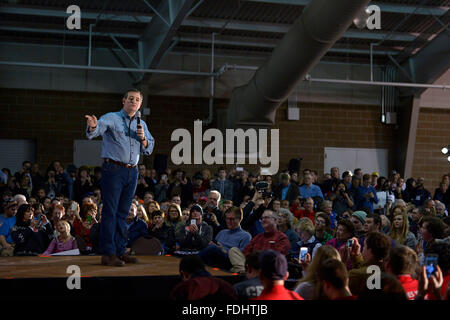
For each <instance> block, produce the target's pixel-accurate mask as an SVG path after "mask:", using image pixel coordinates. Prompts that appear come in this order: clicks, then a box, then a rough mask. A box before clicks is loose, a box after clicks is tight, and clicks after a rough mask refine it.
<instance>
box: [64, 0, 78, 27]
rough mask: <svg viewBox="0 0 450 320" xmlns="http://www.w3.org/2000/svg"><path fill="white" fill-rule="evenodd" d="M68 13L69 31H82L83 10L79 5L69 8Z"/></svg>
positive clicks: (67, 23) (67, 24)
mask: <svg viewBox="0 0 450 320" xmlns="http://www.w3.org/2000/svg"><path fill="white" fill-rule="evenodd" d="M66 13H68V14H70V16H69V17H68V18H67V21H66V27H67V29H69V30H74V29H76V30H80V29H81V9H80V7H79V6H77V5H74V4H73V5H71V6H68V7H67V9H66Z"/></svg>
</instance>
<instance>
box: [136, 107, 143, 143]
mask: <svg viewBox="0 0 450 320" xmlns="http://www.w3.org/2000/svg"><path fill="white" fill-rule="evenodd" d="M136 121H137V128H138V129H141V128H142V125H141V112H140V111H137V112H136ZM144 140H145V138H144V139H142V140H141V142H143V141H144Z"/></svg>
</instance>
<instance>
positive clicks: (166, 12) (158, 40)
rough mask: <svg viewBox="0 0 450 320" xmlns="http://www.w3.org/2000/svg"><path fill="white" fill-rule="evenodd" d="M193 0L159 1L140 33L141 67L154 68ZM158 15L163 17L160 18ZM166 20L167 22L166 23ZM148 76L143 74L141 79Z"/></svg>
mask: <svg viewBox="0 0 450 320" xmlns="http://www.w3.org/2000/svg"><path fill="white" fill-rule="evenodd" d="M193 2H194V0H166V1H161V3H160V5H159V6H158V8H157V9H156V10H157V11H158V13H159V14H158V16H155V17H154V18H153V19H152V20H151V22H150V23H149V24H148V25H147V27H146V28H145V30H144V33H143V34H142V36H141V38H140V40H139V42H140V44H139V46H140V47H141V48H142V52H143V55H144V56H143V61H142V62H143V65H141V68H144V69H148V68H150V69H151V68H156V67H157V66H158V65H159V63H160V61H161V59H162V58H163V56H164V54H165V53H166V52H167V49H168V48H169V47H170V45H171V43H172V40H173V37H174V35H175V33H176V31H177V29H178V27H179V26H180V25H181V23H182V22H183V20H184V18H185V17H186V15H187V14H188V12H189V10H190V9H191V7H192V3H193ZM159 15H161V16H163V17H164V18H165V19H164V20H163V19H161V18H160V17H159ZM166 20H167V21H168V22H169V25H167V23H166ZM144 77H145V78H147V77H148V76H143V77H142V79H141V80H143V79H144Z"/></svg>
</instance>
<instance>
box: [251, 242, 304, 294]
mask: <svg viewBox="0 0 450 320" xmlns="http://www.w3.org/2000/svg"><path fill="white" fill-rule="evenodd" d="M259 265H260V270H259V279H260V281H261V283H262V285H263V286H264V290H263V291H262V293H261V295H259V296H258V297H256V298H253V299H252V300H303V298H302V297H301V296H299V295H298V293H296V292H294V291H290V290H287V289H286V288H285V287H284V281H285V280H286V279H287V278H288V277H289V272H288V264H287V261H286V257H285V256H284V255H283V254H282V253H280V252H278V251H275V250H270V249H269V250H264V251H263V252H261V254H260V256H259Z"/></svg>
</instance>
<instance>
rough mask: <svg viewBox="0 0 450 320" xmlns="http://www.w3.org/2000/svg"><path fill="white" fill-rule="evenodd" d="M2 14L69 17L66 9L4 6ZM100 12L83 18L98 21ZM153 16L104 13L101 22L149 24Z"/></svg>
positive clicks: (0, 8)
mask: <svg viewBox="0 0 450 320" xmlns="http://www.w3.org/2000/svg"><path fill="white" fill-rule="evenodd" d="M0 13H9V14H18V15H30V16H43V17H61V18H67V17H68V16H69V15H68V14H67V13H66V10H65V8H61V9H49V8H44V7H22V6H18V5H6V4H5V5H3V4H2V7H0ZM99 13H100V12H99V11H87V10H82V12H81V18H82V19H90V20H96V19H97V17H98V15H99ZM152 17H153V14H148V15H145V14H142V13H139V14H130V13H126V12H117V13H102V14H101V16H100V17H98V19H99V20H109V21H122V22H134V23H136V22H138V23H149V22H150V21H151V20H152Z"/></svg>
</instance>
